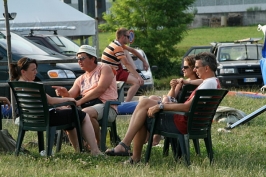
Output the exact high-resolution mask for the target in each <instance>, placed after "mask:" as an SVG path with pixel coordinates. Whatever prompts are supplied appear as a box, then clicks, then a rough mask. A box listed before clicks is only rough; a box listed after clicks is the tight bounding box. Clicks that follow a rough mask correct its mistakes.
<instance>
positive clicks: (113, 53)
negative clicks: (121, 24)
mask: <svg viewBox="0 0 266 177" xmlns="http://www.w3.org/2000/svg"><path fill="white" fill-rule="evenodd" d="M128 42H129V31H128V30H127V29H125V28H120V29H118V30H117V31H116V40H114V41H112V42H111V43H110V44H109V45H108V46H107V47H106V48H105V49H104V51H103V54H102V57H101V60H102V62H103V63H106V64H109V65H111V67H112V68H113V69H114V70H116V80H117V81H124V82H126V83H128V84H130V85H131V87H130V88H129V90H128V92H127V97H126V99H125V102H128V101H131V100H132V98H133V97H134V96H135V94H136V93H137V91H138V89H139V87H140V86H141V85H143V84H144V80H143V79H142V77H141V76H140V75H139V74H138V72H137V71H136V70H135V67H134V66H133V65H132V63H131V62H129V60H128V59H127V58H126V55H125V53H124V49H123V46H124V45H126V44H128ZM122 64H123V65H124V66H125V67H126V68H127V70H128V71H126V70H124V69H123V67H122Z"/></svg>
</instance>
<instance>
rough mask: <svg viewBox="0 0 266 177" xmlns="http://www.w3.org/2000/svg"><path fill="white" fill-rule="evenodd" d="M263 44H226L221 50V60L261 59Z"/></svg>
mask: <svg viewBox="0 0 266 177" xmlns="http://www.w3.org/2000/svg"><path fill="white" fill-rule="evenodd" d="M261 50H262V46H260V45H240V46H225V47H221V48H220V50H219V54H218V56H219V58H218V60H219V61H220V62H225V61H235V60H259V59H261V58H262V54H261Z"/></svg>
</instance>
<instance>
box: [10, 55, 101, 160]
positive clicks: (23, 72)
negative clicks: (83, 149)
mask: <svg viewBox="0 0 266 177" xmlns="http://www.w3.org/2000/svg"><path fill="white" fill-rule="evenodd" d="M10 67H11V80H15V81H27V82H33V80H34V79H35V76H36V74H37V67H38V64H37V62H36V60H34V59H30V58H21V59H20V60H18V62H17V64H11V65H10ZM46 96H47V103H48V104H50V105H53V104H58V103H63V102H67V101H74V102H76V100H75V99H74V98H57V97H51V96H49V95H48V94H46ZM78 114H79V119H80V123H81V128H82V135H83V138H84V140H85V141H86V142H87V143H88V144H89V146H90V149H91V155H93V156H98V155H102V152H101V151H100V150H99V148H98V146H97V143H96V138H95V135H94V130H93V127H92V124H91V121H90V117H89V115H88V114H86V113H85V112H83V111H78ZM72 121H73V118H72V109H70V108H62V109H56V110H55V109H53V110H51V111H50V124H51V125H54V126H56V125H58V124H62V123H69V122H72ZM66 132H67V135H68V137H69V140H70V142H71V144H72V145H73V147H74V149H75V150H76V151H79V145H78V139H77V133H76V129H75V128H74V127H73V129H71V130H66Z"/></svg>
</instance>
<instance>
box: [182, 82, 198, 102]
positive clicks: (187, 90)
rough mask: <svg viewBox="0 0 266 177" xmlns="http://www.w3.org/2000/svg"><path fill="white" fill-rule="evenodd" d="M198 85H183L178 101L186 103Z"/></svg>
mask: <svg viewBox="0 0 266 177" xmlns="http://www.w3.org/2000/svg"><path fill="white" fill-rule="evenodd" d="M197 87H198V85H192V84H187V85H184V86H183V87H182V90H181V93H180V95H179V96H178V98H177V102H178V103H184V102H185V101H186V100H187V99H188V98H189V96H190V95H191V93H192V92H193V91H194V90H195V89H196V88H197Z"/></svg>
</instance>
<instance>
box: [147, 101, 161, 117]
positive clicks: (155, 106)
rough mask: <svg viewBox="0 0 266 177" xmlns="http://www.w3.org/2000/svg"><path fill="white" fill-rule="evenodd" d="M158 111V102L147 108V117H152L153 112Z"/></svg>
mask: <svg viewBox="0 0 266 177" xmlns="http://www.w3.org/2000/svg"><path fill="white" fill-rule="evenodd" d="M159 111H160V108H159V105H158V104H156V105H154V106H152V107H150V108H149V109H148V112H147V114H148V117H154V114H155V113H157V112H159Z"/></svg>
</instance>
